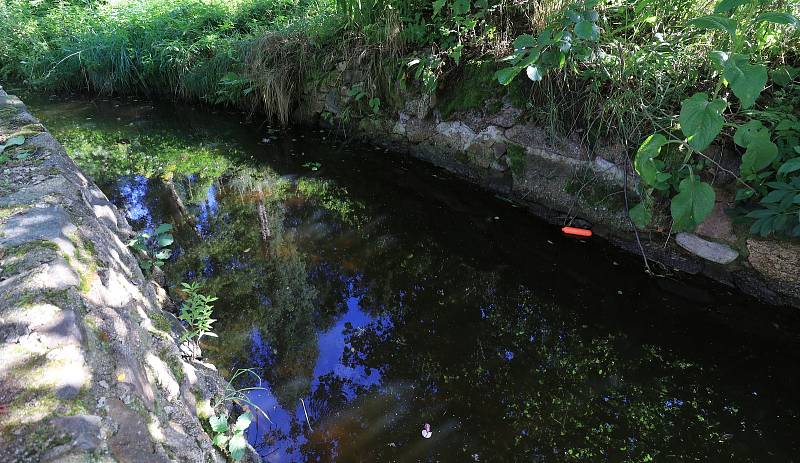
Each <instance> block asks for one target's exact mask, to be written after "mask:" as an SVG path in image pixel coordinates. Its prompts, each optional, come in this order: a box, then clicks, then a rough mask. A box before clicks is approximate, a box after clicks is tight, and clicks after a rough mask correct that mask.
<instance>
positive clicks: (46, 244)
mask: <svg viewBox="0 0 800 463" xmlns="http://www.w3.org/2000/svg"><path fill="white" fill-rule="evenodd" d="M36 248H44V249H50V250H52V251H56V252H59V251H61V250H60V249H59V247H58V245H57V244H56V243H54V242H52V241H47V240H34V241H28V242H27V243H23V244H20V245H19V246H16V247H14V248H11V249H10V250H9V254H10V255H12V256H16V257H25V255H26V254H28V253H29V252H31V251H33V250H34V249H36Z"/></svg>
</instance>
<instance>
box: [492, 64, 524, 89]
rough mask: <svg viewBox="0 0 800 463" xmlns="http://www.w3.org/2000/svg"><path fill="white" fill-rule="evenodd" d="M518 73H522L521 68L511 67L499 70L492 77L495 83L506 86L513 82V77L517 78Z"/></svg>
mask: <svg viewBox="0 0 800 463" xmlns="http://www.w3.org/2000/svg"><path fill="white" fill-rule="evenodd" d="M520 71H522V66H512V67H510V68H503V69H499V70H498V71H497V72H495V74H494V75H495V77H496V78H497V81H498V82H500V83H501V84H502V85H508V84H510V83H511V81H512V80H514V77H517V74H519V73H520Z"/></svg>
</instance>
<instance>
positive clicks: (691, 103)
mask: <svg viewBox="0 0 800 463" xmlns="http://www.w3.org/2000/svg"><path fill="white" fill-rule="evenodd" d="M726 106H727V104H726V103H725V101H723V100H721V99H719V98H717V99H714V100H711V101H709V100H708V95H706V94H705V93H695V94H694V95H692V97H691V98H688V99H686V100H683V102H682V103H681V114H680V118H679V120H680V123H681V130H682V131H683V134H684V135H686V138H687V140H688V142H689V145H691V146H692V148H694V149H696V150H698V151H702V150H704V149H706V148H708V145H710V144H711V142H712V141H714V139H715V138H717V135H719V132H720V131H721V130H722V126H723V124H725V119H724V118H723V117H722V111H724V110H725V107H726Z"/></svg>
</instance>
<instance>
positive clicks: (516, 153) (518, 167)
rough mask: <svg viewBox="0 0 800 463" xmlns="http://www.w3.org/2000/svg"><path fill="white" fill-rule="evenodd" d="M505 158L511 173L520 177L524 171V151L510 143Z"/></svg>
mask: <svg viewBox="0 0 800 463" xmlns="http://www.w3.org/2000/svg"><path fill="white" fill-rule="evenodd" d="M506 157H507V158H508V165H509V167H510V168H511V173H513V174H514V175H515V176H517V177H518V176H520V175H522V173H523V172H524V171H525V149H524V148H523V147H521V146H519V145H516V144H514V143H510V144H509V145H508V147H507V148H506Z"/></svg>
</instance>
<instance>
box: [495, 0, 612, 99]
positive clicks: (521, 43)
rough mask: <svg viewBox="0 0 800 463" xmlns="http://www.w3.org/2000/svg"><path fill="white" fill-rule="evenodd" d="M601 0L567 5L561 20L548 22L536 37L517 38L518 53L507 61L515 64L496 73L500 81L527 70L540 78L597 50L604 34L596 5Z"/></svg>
mask: <svg viewBox="0 0 800 463" xmlns="http://www.w3.org/2000/svg"><path fill="white" fill-rule="evenodd" d="M597 3H598V0H584V2H583V3H582V4H578V5H573V6H570V7H568V8H566V9H565V10H564V12H563V16H562V17H561V19H560V21H557V22H556V23H555V24H553V25H551V26H548V27H547V28H545V29H544V30H543V31H542V32H540V33H539V34H538V35H537V36H536V37H534V36H532V35H529V34H523V35H520V36H519V37H517V38H516V39H515V40H514V45H513V46H514V54H512V55H510V56H508V57H506V58H505V59H504V60H503V61H508V62H510V63H511V67H507V68H503V69H500V70H498V71H497V72H496V73H495V77H496V78H497V81H498V82H500V83H501V84H503V85H508V84H509V83H511V81H513V80H514V78H515V77H516V76H517V75H518V74H519V73H520V72H522V70H523V69H524V70H525V73H526V74H527V76H528V78H529V79H530V80H532V81H534V82H539V81H541V80H542V78H543V77H544V74H545V73H546V72H547V71H548V70H550V69H563V68H564V67H565V66H566V65H567V64H570V65H571V66H574V61H588V60H590V59H591V58H592V57H593V56H594V54H595V50H594V48H595V46H596V44H597V41H598V39H599V38H600V28H599V27H598V25H597V20H598V19H599V17H600V15H599V13H598V12H597V11H596V10H595V9H594V8H595V6H596V5H597Z"/></svg>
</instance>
